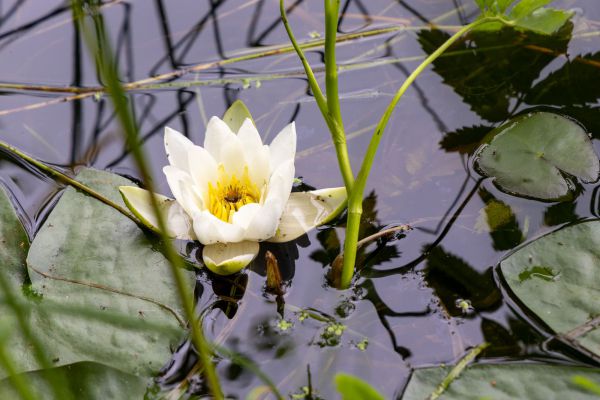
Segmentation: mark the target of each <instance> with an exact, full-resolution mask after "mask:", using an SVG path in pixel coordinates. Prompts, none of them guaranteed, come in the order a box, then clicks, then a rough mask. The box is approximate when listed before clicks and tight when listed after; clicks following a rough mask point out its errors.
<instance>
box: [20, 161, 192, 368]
mask: <svg viewBox="0 0 600 400" xmlns="http://www.w3.org/2000/svg"><path fill="white" fill-rule="evenodd" d="M77 179H78V180H79V181H80V182H82V183H84V184H86V185H88V186H89V187H91V188H93V189H95V190H96V191H98V192H99V193H101V194H102V195H104V196H106V197H107V198H109V199H110V200H112V201H113V202H115V203H118V204H121V205H123V201H122V199H121V196H120V195H119V191H118V187H119V186H121V185H130V184H131V182H130V181H129V180H127V179H125V178H123V177H120V176H118V175H114V174H111V173H108V172H103V171H97V170H92V169H86V170H83V171H82V172H81V173H80V174H79V175H78V176H77ZM27 265H28V268H29V276H30V278H31V282H32V288H33V290H34V291H35V292H36V293H38V294H39V295H40V296H41V297H42V300H41V303H40V304H41V305H44V303H45V302H50V303H53V304H58V305H61V304H64V305H65V306H69V305H71V306H72V305H76V306H80V307H86V308H88V309H90V310H92V311H101V312H106V313H115V314H120V315H127V316H129V318H130V319H131V320H132V321H141V322H151V323H155V324H157V325H163V326H167V327H171V328H172V329H171V330H170V332H172V334H165V333H164V331H163V332H158V331H156V330H140V329H133V328H132V327H131V326H125V325H124V324H122V323H119V321H117V320H114V321H112V320H107V319H103V320H102V319H91V318H83V317H80V316H78V315H72V314H71V315H69V314H64V315H60V316H57V315H56V313H50V312H45V310H46V309H47V308H44V307H40V310H39V311H38V312H35V313H33V314H32V316H31V321H30V323H31V324H32V326H36V327H40V329H39V330H37V332H38V335H39V338H40V340H41V341H42V343H43V345H44V347H45V349H46V350H47V352H48V354H49V358H50V359H52V360H54V362H55V365H56V366H60V365H66V364H72V363H75V362H79V361H94V362H97V363H101V364H104V365H107V366H110V367H113V368H116V369H119V370H121V371H124V372H127V373H132V374H135V375H146V376H148V375H153V374H155V373H156V372H157V371H158V370H159V369H160V368H161V367H162V366H163V364H164V363H165V362H167V361H168V359H169V357H170V356H171V350H170V349H171V348H172V346H174V345H176V344H177V342H178V341H179V340H180V339H181V338H182V336H183V334H184V333H185V329H184V326H183V325H184V321H183V318H182V315H183V312H182V306H181V304H180V301H179V297H178V293H177V290H176V285H175V282H174V280H173V278H172V276H171V271H170V267H169V264H168V262H167V260H166V259H165V257H164V256H163V255H162V254H161V253H160V252H159V251H158V250H156V249H155V248H154V246H153V243H152V242H151V241H150V239H149V238H148V237H147V236H146V235H145V234H144V232H143V231H142V230H141V229H140V228H139V227H138V226H137V225H136V224H135V223H134V222H133V221H131V220H130V219H128V218H126V217H125V216H123V215H122V214H120V213H119V212H118V211H116V210H114V209H113V208H111V207H109V206H107V205H105V204H103V203H101V202H99V201H98V200H96V199H94V198H91V197H89V196H87V195H85V194H83V193H80V192H78V191H76V190H75V189H73V188H68V189H66V190H65V193H64V194H63V195H62V197H61V199H60V200H59V202H58V203H57V205H56V207H55V208H54V210H53V211H52V213H51V214H50V216H49V217H48V219H47V220H46V222H45V223H44V225H43V226H42V227H41V229H40V230H39V232H38V233H37V235H36V237H35V239H34V241H33V243H32V244H31V249H30V251H29V255H28V257H27ZM185 276H186V278H187V282H188V284H189V286H190V288H192V287H193V285H194V273H193V272H191V271H186V272H185ZM173 333H174V334H173Z"/></svg>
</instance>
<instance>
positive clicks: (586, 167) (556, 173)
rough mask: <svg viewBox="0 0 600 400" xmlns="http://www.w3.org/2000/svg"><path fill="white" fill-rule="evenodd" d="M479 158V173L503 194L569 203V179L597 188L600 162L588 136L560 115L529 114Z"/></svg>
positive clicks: (498, 133) (499, 131)
mask: <svg viewBox="0 0 600 400" xmlns="http://www.w3.org/2000/svg"><path fill="white" fill-rule="evenodd" d="M490 136H491V137H492V139H491V141H490V142H489V144H486V145H484V146H482V147H481V148H480V150H479V151H478V153H477V154H476V158H477V159H476V167H477V168H478V170H479V171H480V172H481V173H482V174H483V175H486V176H490V177H494V183H495V184H496V185H498V186H499V187H500V188H501V189H503V190H505V191H507V192H509V193H514V194H517V195H522V196H527V197H533V198H538V199H544V200H554V199H561V198H564V197H566V196H567V195H568V194H570V192H571V191H572V189H573V183H572V182H571V181H570V179H569V178H567V177H566V176H565V174H569V175H572V176H575V177H578V178H580V179H581V180H582V181H584V182H593V181H595V180H596V179H597V178H598V173H599V168H600V166H599V164H598V156H597V155H596V153H595V152H594V148H593V146H592V143H591V141H590V139H589V137H588V135H587V133H586V132H585V130H584V129H583V128H582V127H581V126H580V125H579V124H577V123H576V122H574V121H572V120H570V119H568V118H565V117H562V116H560V115H557V114H553V113H547V112H538V113H528V114H524V115H521V116H519V117H517V118H514V119H513V120H511V121H508V122H507V123H505V124H504V125H502V126H500V127H499V128H496V129H495V130H494V131H492V132H491V133H490Z"/></svg>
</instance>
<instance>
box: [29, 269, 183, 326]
mask: <svg viewBox="0 0 600 400" xmlns="http://www.w3.org/2000/svg"><path fill="white" fill-rule="evenodd" d="M27 267H28V268H29V269H31V270H33V271H34V272H36V273H37V274H39V275H41V276H43V277H44V278H47V279H52V280H55V281H61V282H67V283H72V284H75V285H82V286H87V287H91V288H94V289H100V290H104V291H107V292H112V293H116V294H120V295H123V296H129V297H133V298H135V299H139V300H143V301H147V302H148V303H152V304H154V305H156V306H158V307H160V308H162V309H163V310H165V311H167V312H169V313H171V314H172V315H173V316H174V317H175V319H176V320H177V322H178V323H179V326H181V327H182V328H185V320H184V319H183V318H182V317H181V316H180V315H179V314H178V313H177V311H175V309H173V308H172V307H171V306H168V305H166V304H163V303H161V302H160V301H157V300H154V299H152V298H150V297H146V296H140V295H137V294H133V293H128V292H125V291H123V290H119V289H115V288H111V287H108V286H104V285H100V284H98V283H94V282H88V281H80V280H76V279H70V278H64V277H62V276H54V275H50V274H47V273H45V272H42V271H40V270H38V269H36V268H34V267H33V266H32V265H31V264H29V263H28V264H27Z"/></svg>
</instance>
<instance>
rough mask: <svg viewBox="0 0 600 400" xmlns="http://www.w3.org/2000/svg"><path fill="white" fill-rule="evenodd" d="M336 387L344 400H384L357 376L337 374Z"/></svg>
mask: <svg viewBox="0 0 600 400" xmlns="http://www.w3.org/2000/svg"><path fill="white" fill-rule="evenodd" d="M334 379H335V386H336V388H337V391H338V392H339V393H340V394H341V395H342V400H365V399H369V400H384V397H383V396H382V395H381V394H380V393H379V392H378V391H377V390H376V389H375V388H374V387H373V386H371V385H369V384H368V383H367V382H365V381H363V380H362V379H360V378H357V377H356V376H353V375H349V374H337V375H336V376H335V378H334Z"/></svg>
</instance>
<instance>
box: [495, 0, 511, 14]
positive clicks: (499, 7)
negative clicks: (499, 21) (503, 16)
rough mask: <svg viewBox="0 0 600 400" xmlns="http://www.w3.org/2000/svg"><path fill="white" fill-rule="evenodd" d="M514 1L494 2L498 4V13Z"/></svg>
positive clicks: (500, 0) (501, 0) (498, 0)
mask: <svg viewBox="0 0 600 400" xmlns="http://www.w3.org/2000/svg"><path fill="white" fill-rule="evenodd" d="M514 2H515V0H497V1H496V4H497V5H498V11H500V13H504V12H505V11H506V10H507V9H508V7H510V5H511V4H512V3H514Z"/></svg>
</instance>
